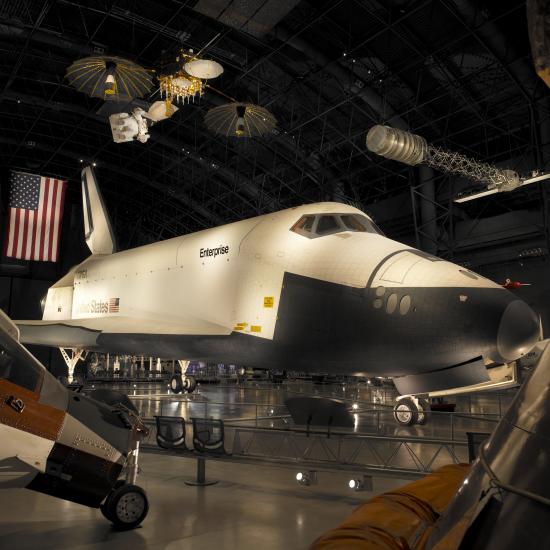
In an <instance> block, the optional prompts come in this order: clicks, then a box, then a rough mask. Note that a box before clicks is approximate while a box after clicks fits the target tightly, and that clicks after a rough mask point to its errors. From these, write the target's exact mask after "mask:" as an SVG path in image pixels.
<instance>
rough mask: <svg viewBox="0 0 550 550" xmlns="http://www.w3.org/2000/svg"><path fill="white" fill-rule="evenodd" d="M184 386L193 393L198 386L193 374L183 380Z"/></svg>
mask: <svg viewBox="0 0 550 550" xmlns="http://www.w3.org/2000/svg"><path fill="white" fill-rule="evenodd" d="M183 388H184V389H185V391H186V392H187V393H193V392H194V391H195V389H196V388H197V381H196V380H195V378H194V377H193V376H186V377H185V380H184V381H183Z"/></svg>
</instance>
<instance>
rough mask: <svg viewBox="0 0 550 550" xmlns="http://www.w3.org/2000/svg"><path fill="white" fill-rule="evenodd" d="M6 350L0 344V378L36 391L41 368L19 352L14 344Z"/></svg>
mask: <svg viewBox="0 0 550 550" xmlns="http://www.w3.org/2000/svg"><path fill="white" fill-rule="evenodd" d="M13 348H14V349H10V350H8V349H7V348H6V347H4V345H2V344H0V378H3V379H4V380H8V381H9V382H12V383H13V384H16V385H17V386H21V387H22V388H25V389H27V390H30V391H36V389H37V387H38V384H39V382H40V380H41V375H42V373H41V369H40V367H39V366H38V365H36V364H34V362H33V360H32V359H30V358H27V357H25V355H24V354H23V353H19V350H17V349H16V346H13Z"/></svg>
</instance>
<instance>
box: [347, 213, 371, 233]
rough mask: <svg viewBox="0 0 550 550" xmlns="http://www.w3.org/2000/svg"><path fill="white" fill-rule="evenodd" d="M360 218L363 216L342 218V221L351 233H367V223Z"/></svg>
mask: <svg viewBox="0 0 550 550" xmlns="http://www.w3.org/2000/svg"><path fill="white" fill-rule="evenodd" d="M360 218H361V216H352V215H349V214H346V215H344V216H340V219H341V220H342V222H343V223H344V225H345V226H346V228H347V229H349V230H350V231H367V229H366V227H365V223H364V222H363V221H362V220H361V219H360ZM365 220H366V218H365ZM367 221H368V220H367Z"/></svg>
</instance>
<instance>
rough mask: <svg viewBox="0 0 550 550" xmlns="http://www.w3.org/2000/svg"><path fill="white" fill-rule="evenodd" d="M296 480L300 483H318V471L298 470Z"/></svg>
mask: <svg viewBox="0 0 550 550" xmlns="http://www.w3.org/2000/svg"><path fill="white" fill-rule="evenodd" d="M296 481H297V482H298V483H299V484H300V485H306V486H308V485H316V484H317V472H316V471H315V470H309V471H308V472H298V473H297V474H296Z"/></svg>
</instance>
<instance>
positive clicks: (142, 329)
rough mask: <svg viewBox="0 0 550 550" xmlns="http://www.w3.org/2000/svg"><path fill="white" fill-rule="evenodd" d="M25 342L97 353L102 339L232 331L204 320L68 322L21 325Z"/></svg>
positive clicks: (115, 319)
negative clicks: (101, 336) (118, 336)
mask: <svg viewBox="0 0 550 550" xmlns="http://www.w3.org/2000/svg"><path fill="white" fill-rule="evenodd" d="M17 326H18V328H19V331H20V333H21V342H22V343H24V344H36V345H40V346H52V347H64V348H85V349H94V348H96V347H97V346H98V338H99V336H100V335H102V334H103V335H107V334H109V335H113V336H114V337H115V339H116V335H117V334H142V335H143V334H152V335H158V336H159V337H161V336H163V335H172V336H173V335H181V336H198V335H200V336H227V335H228V334H230V333H231V329H230V328H227V327H223V326H220V325H215V324H213V323H209V322H207V321H203V320H200V319H193V320H191V319H187V320H185V321H180V320H178V321H163V320H156V319H137V318H133V317H112V318H101V317H99V318H88V319H67V320H63V321H17Z"/></svg>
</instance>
